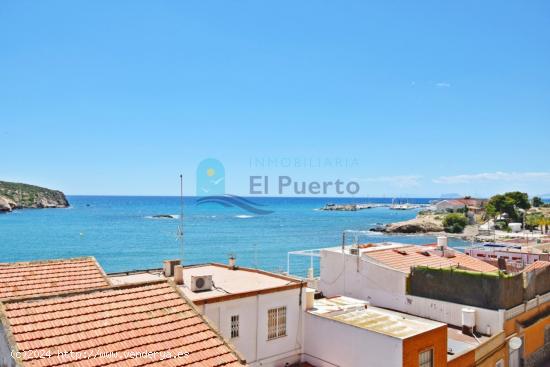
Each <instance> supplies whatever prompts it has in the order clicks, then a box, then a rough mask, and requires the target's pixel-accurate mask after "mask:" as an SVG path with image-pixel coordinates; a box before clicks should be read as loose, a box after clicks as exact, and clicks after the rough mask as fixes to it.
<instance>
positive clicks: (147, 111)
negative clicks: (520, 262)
mask: <svg viewBox="0 0 550 367" xmlns="http://www.w3.org/2000/svg"><path fill="white" fill-rule="evenodd" d="M0 42H1V47H0V142H1V152H2V163H1V165H0V179H5V180H14V181H23V182H29V183H35V184H40V185H44V186H49V187H54V188H59V189H62V190H64V191H65V192H67V193H70V194H128V195H139V194H141V195H171V194H177V193H178V175H179V172H183V173H184V175H185V178H186V193H187V194H190V195H193V194H194V193H195V169H196V167H197V165H198V163H199V162H200V161H201V160H202V159H204V158H209V157H212V158H217V159H220V160H221V161H222V162H223V164H224V165H225V168H226V182H227V184H226V189H227V191H228V192H232V193H236V194H246V193H247V192H248V190H249V176H250V175H268V176H269V177H270V178H271V177H273V179H276V177H277V176H278V175H289V176H292V178H293V179H294V180H296V181H307V182H311V181H334V180H336V179H341V180H344V181H350V180H357V181H358V182H360V183H361V192H360V193H361V195H363V196H364V195H368V196H380V195H387V196H395V195H411V196H439V195H441V194H443V193H460V194H472V195H483V196H484V195H490V194H492V193H495V192H499V191H503V190H513V189H520V190H526V191H528V192H530V193H531V194H544V193H550V163H549V161H548V157H550V147H549V145H550V144H549V143H548V142H549V141H550V140H549V137H550V3H549V2H548V1H528V2H527V1H523V2H512V1H509V2H502V1H483V2H480V1H460V2H458V1H452V2H451V1H419V2H410V1H403V2H393V1H383V2H382V1H381V2H377V3H371V4H366V2H363V1H358V2H347V1H344V2H328V1H326V2H322V1H272V2H267V1H262V2H258V1H232V2H227V1H219V2H215V1H195V2H192V1H186V2H182V1H158V2H145V1H116V2H108V1H89V2H73V1H48V2H44V1H6V2H3V4H2V6H1V7H0ZM266 160H270V161H271V162H272V164H270V165H266V164H263V165H262V164H261V162H266ZM290 161H292V162H294V163H292V164H289V163H288V162H290ZM296 161H297V162H298V163H296ZM274 162H275V163H274ZM277 162H278V163H277ZM300 162H301V163H300ZM308 162H314V163H308ZM318 162H322V163H321V164H318ZM337 162H341V163H340V164H339V163H337ZM342 162H343V163H342ZM346 162H347V163H346ZM281 166H284V167H281Z"/></svg>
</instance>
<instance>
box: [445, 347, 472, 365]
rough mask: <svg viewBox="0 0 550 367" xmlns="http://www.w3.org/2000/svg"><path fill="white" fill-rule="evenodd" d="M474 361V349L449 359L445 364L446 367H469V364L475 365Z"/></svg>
mask: <svg viewBox="0 0 550 367" xmlns="http://www.w3.org/2000/svg"><path fill="white" fill-rule="evenodd" d="M475 363H476V353H475V350H472V351H471V352H468V353H464V354H463V355H461V356H459V357H456V358H455V359H453V360H451V361H449V363H448V364H447V366H448V367H471V366H475Z"/></svg>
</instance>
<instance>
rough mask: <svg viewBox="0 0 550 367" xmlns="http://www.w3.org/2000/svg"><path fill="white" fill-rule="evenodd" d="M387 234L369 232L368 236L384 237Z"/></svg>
mask: <svg viewBox="0 0 550 367" xmlns="http://www.w3.org/2000/svg"><path fill="white" fill-rule="evenodd" d="M385 234H386V233H383V232H376V231H369V234H368V236H383V235H385Z"/></svg>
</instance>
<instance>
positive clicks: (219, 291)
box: [109, 264, 305, 367]
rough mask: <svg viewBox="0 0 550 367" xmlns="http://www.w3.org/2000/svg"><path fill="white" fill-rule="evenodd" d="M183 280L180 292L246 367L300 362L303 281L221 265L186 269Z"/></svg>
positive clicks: (147, 276)
mask: <svg viewBox="0 0 550 367" xmlns="http://www.w3.org/2000/svg"><path fill="white" fill-rule="evenodd" d="M109 277H110V279H111V282H112V283H113V284H125V283H135V282H146V281H151V280H154V279H159V278H164V277H165V275H164V272H163V271H162V270H160V269H158V270H150V271H142V272H133V273H124V274H111V275H110V276H109ZM183 278H184V284H183V285H181V286H180V288H181V290H182V291H183V293H184V294H185V296H186V297H187V298H188V299H190V300H191V301H193V303H194V304H195V305H196V307H197V309H198V311H199V312H200V313H201V314H203V315H204V316H206V317H207V318H208V319H209V320H210V321H211V323H212V324H213V325H214V326H216V327H217V328H218V330H219V332H220V333H221V334H222V335H223V336H224V338H226V340H228V341H229V343H231V344H232V345H233V346H234V347H235V348H236V349H237V350H238V351H239V352H240V353H241V354H242V356H243V357H244V359H245V360H246V362H247V364H248V365H250V366H276V367H279V366H285V365H287V363H288V364H292V363H296V362H299V361H300V358H301V353H302V346H303V332H302V328H303V315H304V310H305V304H304V300H305V284H304V283H302V282H300V281H298V280H296V279H294V278H290V277H286V276H282V275H278V274H273V273H268V272H264V271H261V270H255V269H247V268H239V267H231V266H226V265H221V264H205V265H196V266H190V267H185V268H183ZM199 279H202V281H198V280H199ZM197 282H199V283H203V284H198V283H197ZM197 285H198V287H197ZM196 288H198V289H196Z"/></svg>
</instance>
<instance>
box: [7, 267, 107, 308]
mask: <svg viewBox="0 0 550 367" xmlns="http://www.w3.org/2000/svg"><path fill="white" fill-rule="evenodd" d="M108 286H110V283H109V281H108V279H107V277H106V276H105V273H104V272H103V269H102V268H101V267H100V266H99V265H98V263H97V262H96V260H95V258H93V257H81V258H74V259H60V260H40V261H27V262H15V263H0V300H2V299H12V298H19V297H29V296H38V295H48V294H54V293H65V292H70V291H82V290H86V289H94V288H102V287H108Z"/></svg>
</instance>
